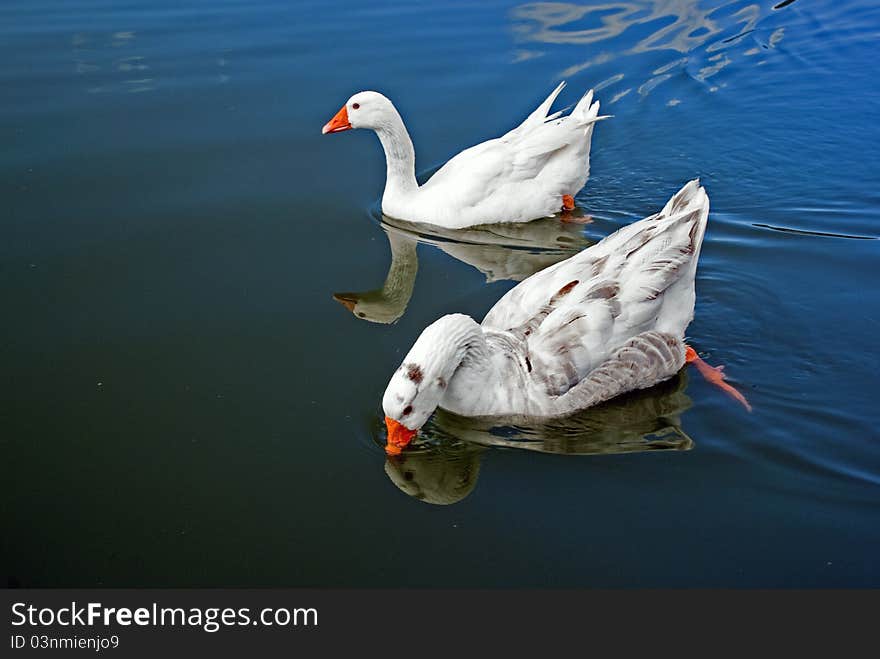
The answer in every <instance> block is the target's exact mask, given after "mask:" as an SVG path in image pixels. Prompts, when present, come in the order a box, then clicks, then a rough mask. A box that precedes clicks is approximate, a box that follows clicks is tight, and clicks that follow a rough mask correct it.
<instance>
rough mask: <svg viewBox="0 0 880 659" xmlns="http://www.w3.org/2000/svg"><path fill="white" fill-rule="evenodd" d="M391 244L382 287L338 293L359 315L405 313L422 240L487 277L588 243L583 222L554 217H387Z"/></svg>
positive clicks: (518, 276)
mask: <svg viewBox="0 0 880 659" xmlns="http://www.w3.org/2000/svg"><path fill="white" fill-rule="evenodd" d="M382 229H383V230H384V231H385V233H386V234H387V236H388V244H389V245H390V247H391V266H390V268H389V269H388V275H387V276H386V277H385V283H384V284H383V285H382V288H380V289H375V290H372V291H365V292H362V293H334V294H333V298H334V299H335V300H336V301H337V302H339V303H341V304H342V305H343V306H345V308H347V309H348V310H349V311H351V312H352V313H353V314H354V315H355V316H357V317H358V318H361V319H363V320H369V321H371V322H374V323H385V324H387V323H393V322H394V321H396V320H397V319H398V318H400V317H401V316H403V313H404V312H405V311H406V306H407V304H408V303H409V299H410V296H411V295H412V292H413V287H414V285H415V280H416V273H417V272H418V256H417V254H416V246H417V244H418V243H427V244H429V245H433V246H435V247H438V248H439V249H441V250H443V251H444V252H446V253H447V254H449V255H450V256H452V257H454V258H456V259H458V260H459V261H462V262H463V263H467V264H468V265H472V266H473V267H475V268H476V269H477V270H479V271H480V272H482V273H483V274H485V275H486V281H488V282H493V281H499V280H505V279H509V280H512V281H522V280H523V279H525V278H526V277H529V276H531V275H532V274H534V273H536V272H538V271H539V270H543V269H544V268H546V267H548V266H551V265H553V264H554V263H557V262H559V261H561V260H563V259H565V258H568V257H569V256H571V255H572V254H574V253H576V252H578V251H580V250H581V249H583V248H585V247H587V246H589V244H590V242H589V241H588V240H587V238H586V237H585V236H584V233H583V230H582V228H581V227H580V226H578V225H576V224H571V223H565V222H559V221H556V220H536V221H534V222H526V223H522V224H496V225H492V226H490V227H485V228H482V229H436V230H434V231H432V233H430V234H428V233H425V232H424V226H421V225H416V224H412V223H409V222H400V221H397V220H391V219H390V218H388V217H385V218H383V221H382Z"/></svg>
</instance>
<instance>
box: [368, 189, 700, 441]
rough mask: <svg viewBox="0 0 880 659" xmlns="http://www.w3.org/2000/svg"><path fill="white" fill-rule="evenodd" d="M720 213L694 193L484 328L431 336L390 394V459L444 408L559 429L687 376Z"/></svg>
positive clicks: (425, 336) (512, 300) (567, 264)
mask: <svg viewBox="0 0 880 659" xmlns="http://www.w3.org/2000/svg"><path fill="white" fill-rule="evenodd" d="M708 213H709V198H708V197H707V196H706V192H705V191H704V190H703V188H702V187H700V185H699V182H698V181H691V182H690V183H688V184H687V185H686V186H684V187H683V188H682V189H681V190H680V191H679V192H678V193H676V194H675V195H674V196H673V197H672V198H671V199H670V200H669V201H668V202H667V204H666V206H664V208H663V210H662V211H661V212H660V213H658V214H656V215H653V216H651V217H649V218H646V219H644V220H641V221H639V222H635V223H633V224H631V225H629V226H626V227H624V228H622V229H620V230H619V231H617V232H615V233H613V234H611V235H610V236H608V237H607V238H605V239H603V240H602V241H601V242H599V243H598V244H596V245H594V246H593V247H590V248H589V249H586V250H584V251H582V252H580V253H579V254H576V255H575V256H573V257H571V258H569V259H566V260H565V261H561V262H560V263H557V264H556V265H554V266H551V267H549V268H547V269H546V270H542V271H541V272H539V273H537V274H535V275H533V276H531V277H529V278H528V279H526V280H525V281H524V282H522V283H520V284H519V285H518V286H516V287H514V288H513V289H512V290H510V291H509V292H508V293H507V294H506V295H505V296H504V297H503V298H501V300H500V301H499V302H498V303H497V304H496V305H495V306H494V307H493V308H492V309H491V310H490V311H489V313H488V314H486V317H485V318H484V320H483V323H482V325H478V324H477V323H476V322H475V321H474V320H473V319H472V318H470V317H468V316H464V315H461V314H455V315H450V316H444V317H443V318H441V319H440V320H438V321H436V322H435V323H433V324H432V325H430V326H428V327H427V328H426V329H425V331H424V332H422V335H421V336H420V337H419V339H418V340H417V341H416V343H415V345H414V346H413V347H412V349H411V350H410V352H409V353H408V354H407V356H406V357H405V358H404V360H403V364H402V365H401V367H400V368H399V369H398V370H397V371H396V372H395V374H394V376H393V377H392V378H391V382H390V383H389V385H388V388H387V389H386V391H385V396H384V398H383V401H382V405H383V407H384V409H385V415H386V423H387V425H388V429H389V446H388V448H389V451H390V452H399V451H400V450H401V448H402V447H403V446H406V444H407V443H408V442H409V441H410V440H411V439H412V437H413V436H414V434H415V433H416V431H417V430H418V429H419V428H420V427H421V426H422V425H423V424H424V423H425V422H426V421H427V419H428V417H430V415H431V414H432V413H433V412H434V410H435V409H436V408H437V407H438V406H441V407H443V408H444V409H446V410H449V411H452V412H455V413H457V414H461V415H464V416H484V415H493V416H497V415H522V416H529V417H559V416H565V415H567V414H571V413H573V412H575V411H577V410H580V409H585V408H587V407H591V406H593V405H596V404H598V403H601V402H603V401H605V400H608V399H610V398H613V397H614V396H618V395H620V394H622V393H624V392H626V391H632V390H635V389H644V388H647V387H650V386H653V385H655V384H657V383H658V382H661V381H663V380H665V379H667V378H669V377H670V376H672V375H673V374H675V373H676V372H677V371H678V370H679V369H680V368H681V367H682V365H683V364H684V361H685V345H684V332H685V329H686V328H687V326H688V324H689V323H690V321H691V319H692V318H693V313H694V299H695V295H694V277H695V274H696V269H697V260H698V258H699V253H700V247H701V246H702V242H703V235H704V232H705V229H706V221H707V217H708Z"/></svg>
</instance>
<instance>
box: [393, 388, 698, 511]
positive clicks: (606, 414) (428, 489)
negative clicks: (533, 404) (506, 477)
mask: <svg viewBox="0 0 880 659" xmlns="http://www.w3.org/2000/svg"><path fill="white" fill-rule="evenodd" d="M686 387H687V373H686V371H681V372H679V374H678V375H677V376H675V377H674V378H672V379H670V380H668V381H666V382H662V383H661V384H659V385H657V386H656V387H652V388H651V389H646V390H644V391H637V392H632V393H630V394H627V395H625V396H620V397H618V398H615V399H614V400H610V401H607V402H605V403H602V404H601V405H597V406H596V407H593V408H590V409H588V410H582V411H581V412H578V413H576V414H573V415H570V416H568V417H565V418H562V419H553V420H549V419H548V420H544V421H539V422H536V421H535V420H528V419H511V418H508V419H502V418H489V417H476V418H472V417H471V418H469V417H462V416H458V415H455V414H452V413H451V412H446V411H445V410H438V413H437V414H435V415H434V416H433V417H432V418H431V420H430V421H429V422H428V423H427V424H426V425H425V426H424V428H423V429H422V434H421V436H420V439H419V440H418V441H417V442H414V443H413V445H412V447H411V449H409V450H407V451H406V452H405V453H402V454H400V455H399V456H393V457H389V458H387V459H386V461H385V473H386V474H388V478H390V479H391V482H393V483H394V484H395V485H396V486H397V487H398V488H399V489H400V490H401V491H403V492H405V493H406V494H408V495H410V496H411V497H414V498H416V499H419V500H421V501H424V502H425V503H434V504H451V503H456V502H458V501H460V500H462V499H464V498H465V497H466V496H467V495H468V494H470V493H471V491H472V490H473V489H474V487H476V484H477V475H478V474H479V468H480V459H481V457H482V454H483V452H484V451H485V450H486V448H487V447H500V448H518V449H526V450H531V451H538V452H541V453H558V454H565V455H604V454H611V453H635V452H640V451H687V450H689V449H691V448H692V447H693V441H691V439H690V437H688V436H687V434H686V433H685V432H684V431H683V430H682V428H681V420H680V415H681V414H682V413H683V412H684V411H685V410H687V409H688V408H689V407H690V406H691V399H690V398H689V397H688V395H687V394H686V393H685V389H686Z"/></svg>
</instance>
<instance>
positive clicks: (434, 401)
mask: <svg viewBox="0 0 880 659" xmlns="http://www.w3.org/2000/svg"><path fill="white" fill-rule="evenodd" d="M482 337H483V332H482V329H481V328H480V326H479V325H477V323H476V322H475V321H474V320H473V319H472V318H470V317H469V316H465V315H463V314H450V315H448V316H443V317H442V318H440V319H439V320H436V321H434V322H433V323H432V324H430V325H428V326H427V327H426V328H425V329H424V331H423V332H422V334H421V335H420V336H419V338H418V339H417V340H416V342H415V343H414V344H413V347H412V349H410V351H409V353H407V355H406V357H404V358H403V363H401V365H400V366H399V367H398V369H397V370H396V371H395V372H394V375H392V376H391V380H390V382H389V383H388V387H387V388H386V389H385V395H384V396H383V397H382V408H383V410H384V411H385V425H386V426H387V428H388V442H387V444H386V446H385V452H386V453H388V454H389V455H398V454H399V453H400V452H401V451H402V450H403V449H404V448H405V447H406V446H407V445H408V444H409V443H410V442H411V441H412V439H413V438H414V437H415V436H416V434H417V433H418V431H419V428H421V427H422V426H423V425H425V422H426V421H427V420H428V418H429V417H430V416H431V414H433V413H434V410H436V409H437V406H438V405H440V401H441V400H442V399H443V397H444V395H445V394H446V390H447V387H448V386H449V383H450V381H451V380H452V377H453V375H455V373H456V371H457V370H458V368H459V366H460V365H461V363H462V360H463V359H464V358H465V356H466V355H468V354H469V352H468V351H469V350H472V349H473V348H471V347H470V346H472V345H476V344H477V343H480V344H482V345H483V346H485V342H484V340H483V338H482Z"/></svg>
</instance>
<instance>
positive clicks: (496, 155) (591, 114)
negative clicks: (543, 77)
mask: <svg viewBox="0 0 880 659" xmlns="http://www.w3.org/2000/svg"><path fill="white" fill-rule="evenodd" d="M564 84H565V83H561V84H560V85H559V86H558V87H557V88H556V89H555V90H554V91H553V93H552V94H550V96H549V97H548V98H547V99H546V100H545V101H544V102H543V103H542V104H541V105H540V106H538V108H537V109H536V110H535V111H534V112H532V114H530V115H529V116H528V117H527V118H526V120H525V121H523V122H522V123H521V124H520V125H519V126H518V127H517V128H514V129H513V130H511V131H510V132H508V133H507V134H505V135H504V136H502V137H500V138H498V139H493V140H488V141H486V142H483V143H481V144H477V145H476V146H473V147H471V148H469V149H466V150H464V151H462V152H461V153H459V154H458V155H456V156H455V157H453V158H452V159H451V160H449V161H448V162H447V163H446V164H445V165H443V166H442V167H441V168H440V169H439V170H438V171H437V172H436V173H435V174H434V175H433V176H431V178H430V179H428V181H427V182H425V183H424V184H423V185H421V186H420V185H419V184H418V182H417V181H416V176H415V151H414V149H413V144H412V140H411V139H410V137H409V133H408V132H407V130H406V127H405V126H404V124H403V119H401V118H400V114H399V113H398V112H397V109H396V108H395V107H394V105H393V104H392V103H391V101H389V100H388V99H387V98H386V97H385V96H383V95H382V94H379V93H378V92H372V91H366V92H359V93H357V94H355V95H354V96H352V97H351V98H350V99H349V100H348V102H346V104H345V105H343V106H342V109H341V110H340V111H339V112H338V113H337V114H336V116H335V117H333V119H331V120H330V121H329V122H328V123H327V124H326V125H325V126H324V129H323V132H324V133H338V132H340V131H344V130H349V129H351V128H369V129H372V130H374V131H375V132H376V134H377V135H378V136H379V140H380V141H381V143H382V147H383V149H384V150H385V160H386V164H387V175H386V179H385V192H384V194H383V195H382V211H383V212H384V213H385V214H386V215H389V216H391V217H396V218H401V219H406V220H409V221H412V222H420V223H426V224H432V225H435V226H439V227H445V228H449V229H461V228H464V227H470V226H475V225H479V224H494V223H497V222H528V221H530V220H534V219H536V218H539V217H549V216H552V215H554V214H555V213H557V212H559V211H560V210H561V209H563V208H574V195H575V194H577V193H578V192H579V191H580V189H581V188H583V187H584V185H585V184H586V182H587V177H588V176H589V173H590V142H591V140H592V136H593V124H594V123H595V122H596V121H598V120H599V119H601V118H602V117H599V102H598V101H596V102H595V103H594V102H593V92H592V91H590V92H588V93H587V94H585V95H584V96H583V98H581V100H580V101H578V103H577V105H575V107H574V109H573V110H572V111H571V113H570V114H569V115H567V116H561V115H562V113H561V112H556V113H554V114H552V115H551V114H549V112H550V106H551V105H553V101H554V100H556V97H557V96H558V95H559V92H561V91H562V88H563V86H564Z"/></svg>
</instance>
